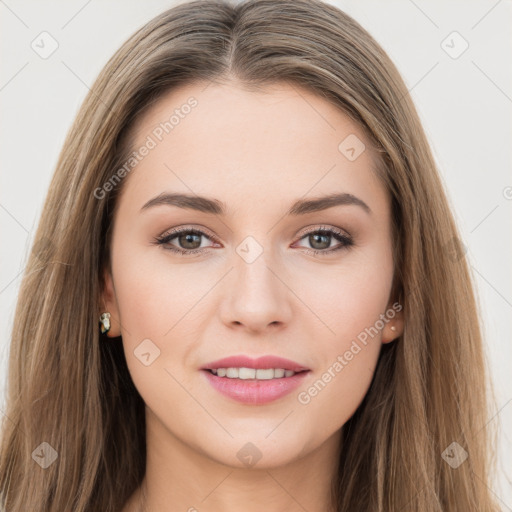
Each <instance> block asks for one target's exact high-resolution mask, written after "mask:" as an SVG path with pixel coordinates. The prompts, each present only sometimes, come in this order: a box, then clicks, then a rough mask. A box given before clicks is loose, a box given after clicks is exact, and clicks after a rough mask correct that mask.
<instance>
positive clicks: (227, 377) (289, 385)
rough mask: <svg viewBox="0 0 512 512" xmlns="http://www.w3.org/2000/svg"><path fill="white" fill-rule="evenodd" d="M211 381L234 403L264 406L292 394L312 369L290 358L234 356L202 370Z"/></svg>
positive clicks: (215, 387)
mask: <svg viewBox="0 0 512 512" xmlns="http://www.w3.org/2000/svg"><path fill="white" fill-rule="evenodd" d="M200 370H201V373H202V374H203V375H204V376H205V377H206V380H207V382H208V383H209V384H210V385H211V386H212V387H213V389H215V390H216V391H218V392H219V393H220V394H222V395H223V396H224V397H228V398H230V399H231V400H234V401H237V402H240V403H243V404H246V405H263V404H267V403H269V402H273V401H275V400H278V399H279V398H283V397H285V396H286V395H289V394H290V393H291V392H292V391H293V390H294V389H296V388H297V387H298V386H300V385H301V384H303V382H304V379H305V377H306V376H307V375H308V374H309V373H311V370H310V369H309V368H306V367H305V366H303V365H301V364H299V363H297V362H295V361H291V360H289V359H283V358H280V357H276V356H263V357H260V358H258V359H252V358H249V357H247V356H233V357H228V358H224V359H220V360H218V361H214V362H212V363H209V364H207V365H205V366H203V368H200Z"/></svg>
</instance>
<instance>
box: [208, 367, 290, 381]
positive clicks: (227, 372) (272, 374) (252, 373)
mask: <svg viewBox="0 0 512 512" xmlns="http://www.w3.org/2000/svg"><path fill="white" fill-rule="evenodd" d="M211 372H212V373H213V374H214V375H217V377H227V378H228V379H241V380H247V379H256V380H270V379H281V378H282V377H291V376H292V375H295V372H294V371H292V370H283V369H282V368H275V369H274V368H268V369H257V370H256V369H254V368H217V369H216V370H211Z"/></svg>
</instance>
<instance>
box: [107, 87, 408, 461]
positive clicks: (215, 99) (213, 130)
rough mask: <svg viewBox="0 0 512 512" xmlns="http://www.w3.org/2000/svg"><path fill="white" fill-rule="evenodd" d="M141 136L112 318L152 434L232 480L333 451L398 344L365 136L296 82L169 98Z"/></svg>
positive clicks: (386, 209) (127, 193)
mask: <svg viewBox="0 0 512 512" xmlns="http://www.w3.org/2000/svg"><path fill="white" fill-rule="evenodd" d="M191 98H192V99H191ZM187 105H188V106H187ZM173 114H174V117H171V116H172V115H173ZM165 123H167V124H165ZM134 133H135V139H134V141H135V142H134V146H133V149H134V151H137V152H138V155H139V159H140V161H138V163H137V165H136V166H135V167H134V169H133V170H131V171H130V172H129V173H127V176H126V177H125V178H124V181H123V182H122V187H123V190H122V195H121V197H120V200H119V203H118V205H117V210H116V214H115V218H114V228H113V237H112V245H111V261H112V273H111V274H110V273H107V274H106V283H107V285H106V288H105V290H104V305H105V307H106V310H107V311H109V312H110V313H111V315H112V328H111V331H110V333H109V336H118V335H119V334H121V335H122V343H123V347H124V351H125V355H126V359H127V364H128V367H129V371H130V373H131V376H132V379H133V381H134V384H135V386H136V387H137V389H138V391H139V393H140V394H141V396H142V398H143V399H144V401H145V403H146V414H147V417H146V420H147V426H148V432H157V431H158V432H160V433H165V436H166V437H167V439H168V440H171V439H172V440H174V441H179V442H180V446H186V447H187V448H188V449H190V450H193V451H194V452H195V453H197V454H200V455H203V456H206V457H207V458H209V459H210V460H213V461H217V462H219V463H222V464H226V465H229V466H232V467H241V466H243V465H247V460H248V458H247V455H249V456H250V457H252V458H253V459H254V458H258V459H259V462H258V465H259V467H275V466H278V465H283V464H286V463H288V462H290V461H292V460H293V459H296V458H297V457H303V456H305V455H307V454H308V453H311V452H313V451H314V450H318V449H320V447H322V446H325V444H326V443H328V442H332V440H333V439H336V437H337V434H339V432H340V429H341V427H342V426H343V424H344V423H345V422H346V421H347V420H348V419H349V418H350V417H351V416H352V414H353V413H354V412H355V410H356V408H357V407H358V405H359V404H360V403H361V401H362V399H363V398H364V396H365V394H366V392H367V390H368V387H369V385H370V382H371V379H372V376H373V373H374V370H375V366H376V363H377V359H378V355H379V351H380V349H381V346H382V343H386V342H389V341H392V340H393V339H394V338H395V337H397V336H398V335H400V333H401V331H402V323H401V314H400V313H399V309H400V307H399V306H397V305H396V303H395V307H393V304H394V301H393V299H392V297H390V292H391V285H392V280H393V259H392V240H391V218H390V198H389V196H388V193H387V191H386V190H385V188H384V186H383V185H382V184H381V182H380V181H379V180H378V178H377V176H376V175H375V172H374V168H375V159H374V155H373V154H372V152H371V148H370V146H369V142H368V141H367V140H366V139H365V136H364V133H363V132H362V130H361V129H360V128H359V127H358V126H357V125H356V124H354V123H353V122H352V121H351V120H350V119H349V118H348V117H347V116H346V115H344V114H343V113H342V112H341V111H340V110H339V109H337V108H336V107H334V106H333V105H331V104H329V103H327V102H326V101H325V100H324V99H322V98H320V97H317V96H316V95H314V94H313V93H311V92H308V91H306V90H304V89H301V88H299V87H297V86H293V87H292V86H290V85H286V84H280V85H273V86H269V87H267V88H266V89H265V90H264V91H263V92H248V91H246V90H244V89H243V88H242V87H241V86H240V85H238V84H236V83H230V84H226V85H216V84H210V85H208V86H207V87H206V88H205V84H195V85H187V86H182V87H181V88H179V89H174V90H172V91H171V92H170V93H168V94H167V95H166V96H164V97H163V98H162V99H160V100H159V101H158V102H157V103H156V104H155V105H153V106H152V107H151V109H150V110H148V111H147V112H146V113H145V114H144V116H143V117H141V118H140V119H139V120H138V122H137V124H136V126H135V131H134ZM347 137H348V138H347ZM363 144H364V146H363ZM143 147H146V150H144V149H142V148H143ZM177 195H182V196H181V197H178V196H177ZM329 195H333V197H334V195H336V196H337V199H331V200H330V201H329V202H328V201H323V202H322V201H320V202H318V201H316V200H318V199H320V198H324V197H325V196H329ZM185 196H186V197H185ZM201 198H206V199H201ZM297 202H299V203H298V204H297ZM178 231H179V232H178ZM391 326H394V330H393V329H392V328H391ZM232 356H233V357H236V356H241V357H242V359H234V360H232V361H226V362H222V363H215V362H216V361H218V360H220V359H224V358H228V357H232ZM264 356H266V359H260V360H259V361H258V359H259V358H262V357H264ZM243 357H245V358H247V359H243ZM272 357H276V358H284V359H286V360H287V361H282V360H272ZM218 368H221V369H220V370H218ZM222 368H246V369H244V370H238V371H237V370H222ZM272 368H274V369H275V370H277V371H274V372H272V370H271V369H272ZM287 369H288V370H289V371H288V372H286V373H285V372H283V370H287ZM299 370H302V371H300V372H299ZM224 372H227V375H226V376H222V375H223V374H224ZM290 372H295V373H294V375H292V376H290V375H291V373H290ZM215 373H217V375H215ZM283 373H284V376H282V375H283ZM286 375H289V376H288V377H287V376H286ZM249 443H250V444H249Z"/></svg>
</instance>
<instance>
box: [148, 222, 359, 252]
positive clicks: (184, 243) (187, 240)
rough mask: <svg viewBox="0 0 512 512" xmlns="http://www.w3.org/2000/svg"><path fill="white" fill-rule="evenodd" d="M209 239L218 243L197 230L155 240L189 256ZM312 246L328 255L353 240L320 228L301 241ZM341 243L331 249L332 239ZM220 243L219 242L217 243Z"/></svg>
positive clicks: (185, 230)
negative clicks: (203, 239) (175, 240)
mask: <svg viewBox="0 0 512 512" xmlns="http://www.w3.org/2000/svg"><path fill="white" fill-rule="evenodd" d="M202 237H204V238H207V239H210V240H213V241H214V242H217V241H216V240H215V239H214V238H213V237H211V236H209V235H207V234H206V233H204V232H203V231H200V230H197V229H191V228H188V229H181V230H176V231H173V232H171V233H168V234H164V235H162V236H160V237H157V238H155V243H156V244H157V245H163V246H164V247H165V248H166V249H168V250H170V251H173V252H176V253H178V254H181V255H184V256H189V255H191V254H197V253H201V252H203V251H204V249H206V248H208V247H212V246H211V245H210V246H204V245H202V243H201V238H202ZM306 238H307V240H308V242H309V243H310V244H311V245H312V248H307V247H304V248H305V249H307V250H308V251H309V252H312V253H314V254H322V255H324V254H328V253H332V252H334V251H338V250H340V249H344V248H348V247H350V246H351V245H353V241H352V238H351V237H350V236H349V235H346V234H344V233H343V232H342V231H338V230H335V229H326V228H320V229H316V230H315V231H310V232H309V233H306V234H304V235H303V236H302V237H301V238H300V239H299V240H303V239H306ZM333 238H334V239H335V240H338V242H340V243H339V244H338V245H337V246H335V247H331V242H332V239H333ZM174 239H177V240H178V244H179V247H176V245H174V244H172V243H171V242H172V241H173V240H174ZM217 243H218V242H217Z"/></svg>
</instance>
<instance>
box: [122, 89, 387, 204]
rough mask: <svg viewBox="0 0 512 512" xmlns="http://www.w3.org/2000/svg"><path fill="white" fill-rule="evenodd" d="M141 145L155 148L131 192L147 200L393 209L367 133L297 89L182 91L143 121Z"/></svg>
mask: <svg viewBox="0 0 512 512" xmlns="http://www.w3.org/2000/svg"><path fill="white" fill-rule="evenodd" d="M132 141H133V143H132V150H134V151H139V150H140V149H141V148H142V147H143V146H147V147H150V149H149V150H148V151H144V153H145V156H144V157H143V158H140V159H139V162H138V163H137V165H136V166H135V168H134V170H133V171H132V172H131V173H130V175H129V179H128V180H127V183H124V184H123V185H124V186H125V187H127V188H128V193H129V194H130V191H133V190H134V189H136V191H137V194H138V195H140V196H144V197H146V199H147V196H149V195H151V194H153V195H154V194H156V193H159V192H162V191H164V190H167V189H170V190H173V191H175V190H179V191H182V192H188V193H196V194H200V193H206V192H208V194H209V195H211V196H214V197H219V198H220V199H221V200H222V201H224V202H226V203H227V204H232V203H237V204H238V206H241V205H242V204H245V205H246V207H248V206H251V205H254V206H257V205H260V206H261V204H265V203H267V204H268V203H271V202H276V201H277V202H283V201H284V199H285V196H287V195H290V197H291V198H295V199H296V198H298V197H302V196H304V195H313V196H314V195H318V194H324V193H326V192H340V191H344V192H349V193H354V194H356V195H359V196H361V195H362V196H365V197H366V198H367V199H368V201H372V202H374V203H375V201H381V203H382V206H384V196H385V191H384V190H383V187H382V186H381V184H380V182H379V181H378V179H377V177H376V174H375V171H374V169H375V164H376V162H375V156H374V153H373V150H372V148H371V147H370V144H369V141H368V140H367V138H366V137H365V135H364V132H363V130H362V129H361V128H360V127H359V126H358V125H357V124H356V123H355V122H354V121H352V120H351V119H350V118H349V117H348V116H347V115H346V114H345V113H344V112H342V111H341V109H339V108H337V107H336V106H335V105H333V104H331V103H329V102H328V101H327V100H325V99H324V98H322V97H320V96H319V95H317V94H315V93H313V92H311V91H309V90H306V89H304V88H301V87H299V86H297V85H291V84H288V83H277V84H272V85H269V86H266V87H265V88H264V89H263V90H258V91H249V90H247V89H245V88H244V87H243V86H241V85H239V84H238V83H228V84H215V83H195V84H188V85H184V86H180V87H178V88H176V89H173V90H171V91H169V92H168V93H166V94H165V95H163V96H162V97H161V98H160V99H159V100H158V101H157V102H156V103H155V104H153V105H152V106H151V107H150V108H149V109H148V110H147V111H146V112H145V113H144V115H143V116H141V117H139V119H137V121H136V123H135V125H134V127H133V137H132ZM347 150H349V153H347ZM354 153H355V157H356V158H354ZM372 196H373V197H372ZM251 200H252V201H251ZM262 201H263V203H262ZM283 206H286V205H283Z"/></svg>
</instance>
